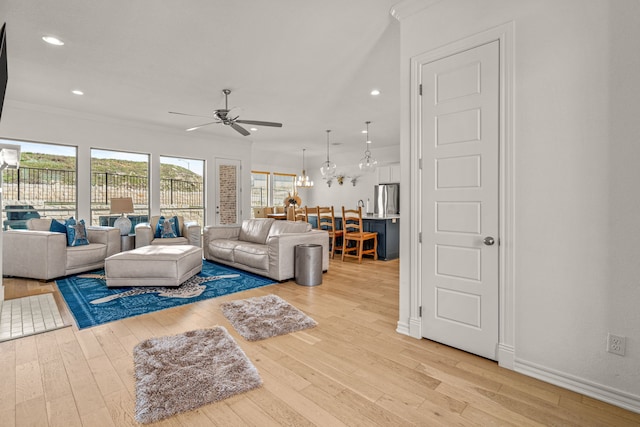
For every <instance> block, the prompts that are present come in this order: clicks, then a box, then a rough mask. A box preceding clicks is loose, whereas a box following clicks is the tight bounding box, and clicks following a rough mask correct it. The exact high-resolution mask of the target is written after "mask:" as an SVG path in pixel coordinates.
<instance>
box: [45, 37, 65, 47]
mask: <svg viewBox="0 0 640 427" xmlns="http://www.w3.org/2000/svg"><path fill="white" fill-rule="evenodd" d="M42 40H44V41H46V42H47V43H49V44H52V45H54V46H62V45H64V42H63V41H62V40H60V39H59V38H57V37H53V36H42Z"/></svg>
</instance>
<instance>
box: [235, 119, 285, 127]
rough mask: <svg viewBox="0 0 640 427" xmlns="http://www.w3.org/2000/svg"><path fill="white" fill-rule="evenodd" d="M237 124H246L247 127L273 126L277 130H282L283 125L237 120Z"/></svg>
mask: <svg viewBox="0 0 640 427" xmlns="http://www.w3.org/2000/svg"><path fill="white" fill-rule="evenodd" d="M236 123H244V124H246V125H258V126H273V127H276V128H281V127H282V123H276V122H261V121H258V120H236Z"/></svg>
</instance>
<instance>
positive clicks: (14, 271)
mask: <svg viewBox="0 0 640 427" xmlns="http://www.w3.org/2000/svg"><path fill="white" fill-rule="evenodd" d="M51 221H52V220H51V219H49V218H33V219H30V220H28V221H27V230H7V231H5V232H4V234H3V251H2V271H3V274H4V275H6V276H16V277H26V278H30V279H38V280H51V279H55V278H58V277H63V276H68V275H70V274H77V273H81V272H83V271H90V270H95V269H98V268H102V267H104V260H105V258H107V257H109V256H111V255H113V254H116V253H118V252H120V230H118V229H117V228H114V227H90V226H87V227H86V230H87V238H88V240H89V244H88V245H83V246H67V235H66V234H64V233H55V232H52V231H49V227H50V226H51Z"/></svg>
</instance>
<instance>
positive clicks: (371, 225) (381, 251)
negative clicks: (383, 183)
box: [309, 214, 400, 261]
mask: <svg viewBox="0 0 640 427" xmlns="http://www.w3.org/2000/svg"><path fill="white" fill-rule="evenodd" d="M335 218H336V228H337V229H339V230H342V217H341V216H336V217H335ZM309 223H310V224H311V226H312V227H313V228H316V227H317V226H318V220H317V218H316V216H315V215H309ZM362 227H363V228H364V231H375V232H377V233H378V259H382V260H385V261H387V260H391V259H397V258H398V257H399V256H400V215H382V216H381V215H377V214H366V215H362ZM367 245H372V242H365V248H367ZM369 247H371V246H369Z"/></svg>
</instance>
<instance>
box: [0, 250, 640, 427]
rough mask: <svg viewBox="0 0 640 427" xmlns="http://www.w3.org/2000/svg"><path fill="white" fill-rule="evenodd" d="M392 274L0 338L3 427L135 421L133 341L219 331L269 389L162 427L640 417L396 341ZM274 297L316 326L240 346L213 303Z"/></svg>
mask: <svg viewBox="0 0 640 427" xmlns="http://www.w3.org/2000/svg"><path fill="white" fill-rule="evenodd" d="M398 266H399V263H398V261H389V262H384V261H377V262H374V261H372V260H364V261H363V263H362V264H361V265H358V264H357V263H354V262H344V263H343V262H341V261H337V260H336V261H332V262H331V267H330V271H329V272H328V273H326V274H325V275H324V277H323V284H322V285H320V286H316V287H304V286H298V285H296V284H295V283H293V282H286V283H281V284H276V285H271V286H267V287H263V288H260V289H254V290H250V291H246V292H242V293H238V294H234V295H227V296H225V297H221V298H217V299H211V300H207V301H201V302H197V303H194V304H190V305H186V306H182V307H176V308H173V309H170V310H165V311H161V312H156V313H151V314H147V315H144V316H140V317H137V318H129V319H125V320H122V321H118V322H114V323H110V324H106V325H102V326H97V327H94V328H89V329H85V330H83V331H78V330H77V328H76V327H75V326H72V327H69V328H64V329H60V330H57V331H52V332H47V333H43V334H40V335H34V336H30V337H26V338H21V339H18V340H14V341H7V342H3V343H0V425H2V426H13V425H16V426H25V425H33V426H64V427H69V426H80V425H82V426H91V427H93V426H128V425H136V422H135V421H134V418H133V415H134V405H135V388H134V382H133V362H132V356H131V354H132V349H133V347H134V346H135V345H136V344H137V343H138V342H140V341H141V340H144V339H146V338H149V337H154V336H162V335H172V334H176V333H180V332H184V331H188V330H192V329H198V328H207V327H211V326H214V325H222V326H225V327H226V328H227V330H229V332H230V333H231V334H232V335H233V337H234V338H235V339H236V341H237V342H238V343H239V344H240V346H241V347H242V349H243V350H244V351H245V353H246V354H247V356H248V357H249V358H250V359H251V360H252V362H253V363H254V364H255V366H256V367H257V369H258V371H259V372H260V375H261V376H262V379H263V381H264V386H263V387H262V388H260V389H257V390H254V391H251V392H249V393H246V394H244V395H240V396H235V397H232V398H230V399H228V400H225V401H223V402H219V403H215V404H211V405H207V406H204V407H202V408H200V409H198V410H195V411H192V412H189V413H185V414H181V415H178V416H175V417H172V418H169V419H167V420H165V421H163V422H160V423H158V425H166V426H210V425H214V426H236V425H237V426H240V425H255V426H271V425H290V426H305V425H317V426H331V427H333V426H343V425H347V426H371V425H381V426H404V425H426V426H439V425H442V426H452V425H456V426H466V425H481V426H486V425H514V426H532V425H561V426H627V425H628V426H632V425H633V426H638V425H640V415H639V414H634V413H631V412H628V411H625V410H623V409H620V408H617V407H614V406H611V405H608V404H605V403H602V402H599V401H596V400H594V399H591V398H588V397H585V396H582V395H580V394H577V393H574V392H571V391H568V390H564V389H561V388H558V387H555V386H553V385H550V384H547V383H544V382H541V381H538V380H535V379H532V378H529V377H526V376H523V375H520V374H517V373H515V372H512V371H509V370H505V369H502V368H500V367H498V366H497V364H496V363H494V362H491V361H489V360H486V359H483V358H479V357H476V356H473V355H470V354H467V353H464V352H462V351H458V350H455V349H452V348H449V347H446V346H443V345H441V344H437V343H434V342H430V341H427V340H416V339H413V338H409V337H406V336H403V335H400V334H397V333H396V332H395V328H396V322H397V320H398V315H397V312H398ZM4 283H5V286H6V298H7V299H9V298H15V297H19V296H23V295H32V294H35V293H40V292H52V291H55V285H54V284H53V283H41V282H38V281H27V280H19V279H6V278H5V281H4ZM269 293H273V294H277V295H279V296H281V297H282V298H284V299H286V300H287V301H289V302H290V303H291V304H293V305H295V306H296V307H298V308H300V309H301V310H303V311H305V312H306V313H307V314H309V315H310V316H311V317H313V318H314V319H315V320H316V321H317V322H318V324H319V325H318V326H317V327H316V328H313V329H309V330H306V331H302V332H297V333H294V334H290V335H286V336H281V337H275V338H269V339H267V340H264V341H258V342H248V341H245V340H244V339H243V338H242V337H240V336H239V335H238V334H237V333H236V332H235V330H234V329H233V327H231V325H230V324H229V323H228V322H227V320H226V319H225V318H224V317H223V316H222V314H221V311H220V308H219V305H220V303H221V302H223V301H228V300H233V299H239V298H247V297H251V296H260V295H266V294H269ZM60 305H61V307H64V303H63V302H61V304H60ZM65 310H66V309H65ZM67 316H68V313H67ZM67 318H68V319H70V317H67Z"/></svg>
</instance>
